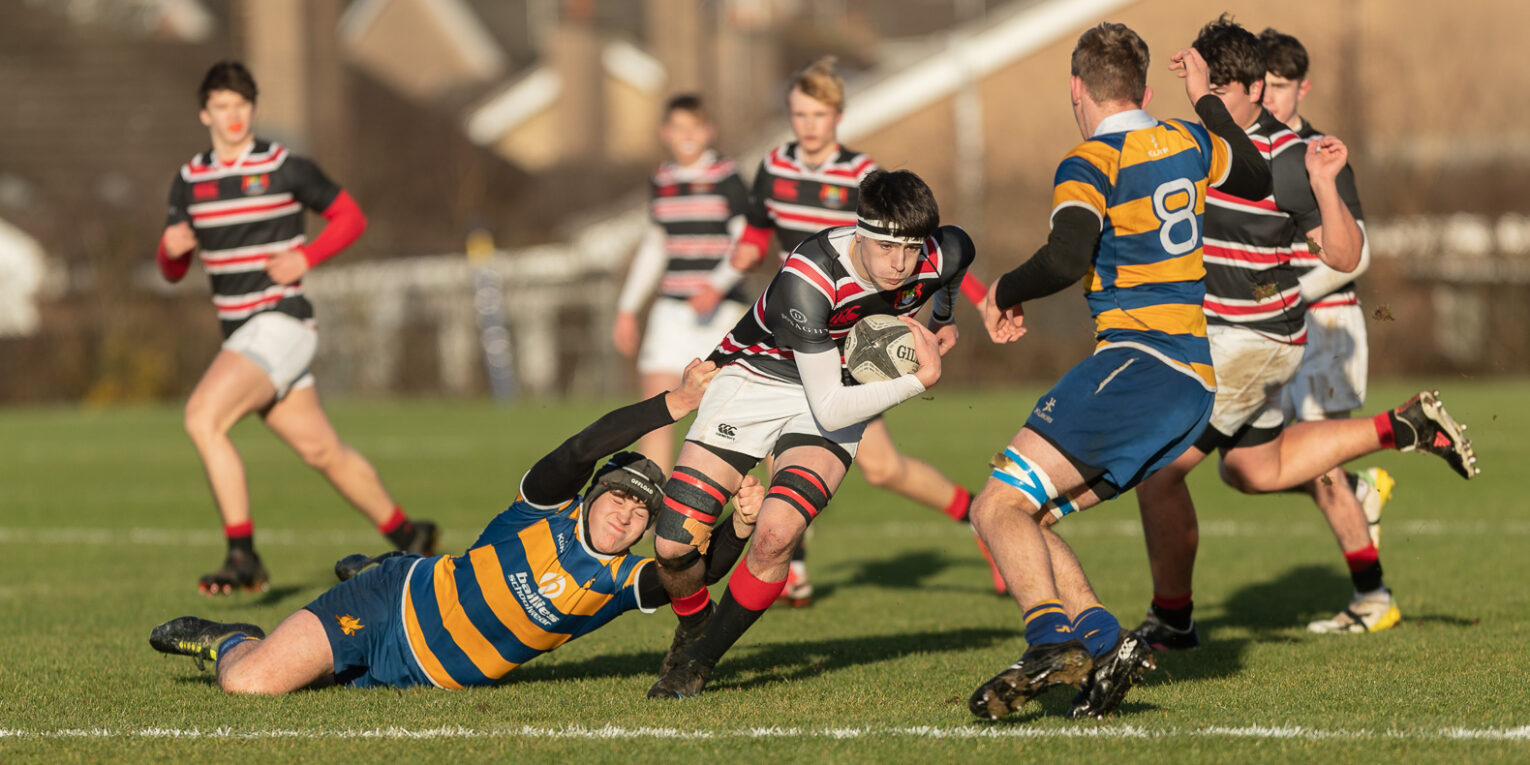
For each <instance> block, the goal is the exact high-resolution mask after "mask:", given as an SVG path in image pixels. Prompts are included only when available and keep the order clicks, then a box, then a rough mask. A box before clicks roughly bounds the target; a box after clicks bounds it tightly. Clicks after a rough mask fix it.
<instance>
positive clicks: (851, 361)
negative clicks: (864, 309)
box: [845, 314, 919, 383]
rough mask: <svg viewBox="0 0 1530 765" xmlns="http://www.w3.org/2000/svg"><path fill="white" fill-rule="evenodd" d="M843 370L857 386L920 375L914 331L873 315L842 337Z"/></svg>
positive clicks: (889, 318) (897, 322)
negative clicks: (845, 369)
mask: <svg viewBox="0 0 1530 765" xmlns="http://www.w3.org/2000/svg"><path fill="white" fill-rule="evenodd" d="M845 367H846V368H848V369H849V370H850V376H851V377H854V378H855V379H856V382H863V383H869V382H878V381H880V380H891V379H893V378H895V377H902V376H903V375H906V374H913V373H914V372H917V371H919V357H918V356H917V355H916V354H915V353H914V331H913V330H912V329H909V327H908V325H907V324H904V323H903V322H902V320H900V319H899V318H898V317H896V316H888V315H886V314H872V315H870V316H867V317H866V318H864V319H861V320H860V321H858V322H856V323H855V326H852V327H851V328H850V334H849V335H846V336H845Z"/></svg>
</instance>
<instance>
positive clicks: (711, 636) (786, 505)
mask: <svg viewBox="0 0 1530 765" xmlns="http://www.w3.org/2000/svg"><path fill="white" fill-rule="evenodd" d="M692 446H694V445H693V444H687V447H688V448H689V447H692ZM697 448H699V447H697ZM685 463H686V452H685V451H684V450H682V451H681V457H680V464H682V465H684V464H685ZM774 467H775V468H776V472H775V474H774V475H773V476H772V478H771V487H770V490H769V491H768V492H767V493H766V495H765V501H764V502H763V504H762V505H761V507H760V517H759V521H758V522H757V524H756V525H755V532H754V537H753V539H752V540H751V542H750V545H749V552H748V554H747V556H746V557H745V559H744V563H743V565H740V566H739V567H737V568H735V569H734V570H733V574H732V576H730V577H729V579H728V589H727V593H726V594H725V595H724V596H723V600H722V602H721V603H720V604H719V605H718V606H717V610H716V612H715V613H714V614H713V615H712V616H711V618H710V619H709V620H708V622H707V624H706V627H705V630H704V631H703V632H702V633H701V634H700V635H699V636H698V637H697V638H696V639H695V640H694V642H691V643H690V644H689V645H688V646H686V647H684V648H683V650H681V651H680V652H679V655H678V656H676V657H675V661H674V662H673V663H671V664H670V666H668V667H667V668H666V670H665V671H664V672H663V674H662V675H661V676H660V677H659V681H658V682H657V683H655V684H654V686H653V688H651V689H649V691H648V697H649V698H671V699H673V698H686V697H689V696H694V695H696V694H697V693H700V692H701V689H702V687H703V686H704V685H705V684H706V680H707V676H708V675H709V674H710V673H711V671H712V667H714V666H716V665H717V662H718V661H719V660H720V659H721V658H722V656H723V654H725V653H726V652H727V651H728V649H729V648H732V647H733V644H734V643H735V642H737V641H738V639H739V638H740V637H742V636H743V634H744V632H746V631H747V630H748V629H749V628H750V626H752V625H753V624H754V622H755V621H756V620H758V619H759V618H760V615H761V614H763V613H764V612H765V609H767V608H769V607H770V605H771V604H772V603H774V602H775V600H776V598H777V597H778V596H779V595H780V594H781V590H782V589H783V588H784V587H785V586H786V573H787V569H788V568H789V566H790V564H791V558H792V552H793V551H794V550H796V549H797V544H798V543H799V542H800V541H801V540H802V535H803V533H804V532H805V531H806V530H807V526H808V523H809V521H810V519H811V517H813V516H816V515H817V514H818V513H819V512H821V511H822V510H823V508H824V507H826V506H827V505H828V502H829V498H830V497H832V496H833V493H834V491H835V490H836V489H837V488H839V484H840V482H841V481H843V480H844V477H845V472H846V465H845V464H844V463H843V462H841V461H840V458H839V457H838V456H837V455H836V454H835V453H834V452H831V451H829V449H827V448H825V447H822V446H798V447H793V448H791V449H787V450H786V451H784V452H782V453H781V455H780V457H779V458H778V459H776V460H775V462H774ZM739 480H742V479H741V478H740V479H739ZM734 487H735V489H736V483H735V484H734ZM660 539H661V540H662V538H660ZM660 555H661V556H662V555H664V553H660ZM666 586H668V585H666ZM672 599H673V598H672Z"/></svg>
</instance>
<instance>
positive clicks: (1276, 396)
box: [1206, 324, 1302, 436]
mask: <svg viewBox="0 0 1530 765" xmlns="http://www.w3.org/2000/svg"><path fill="white" fill-rule="evenodd" d="M1206 339H1207V340H1209V341H1210V342H1211V363H1212V365H1213V366H1215V367H1216V374H1217V400H1216V403H1215V404H1214V405H1213V406H1212V409H1211V427H1213V428H1216V429H1217V431H1218V432H1220V433H1222V434H1223V435H1226V436H1232V435H1237V433H1238V430H1239V429H1241V428H1242V427H1243V426H1245V425H1253V426H1254V427H1255V428H1259V429H1262V430H1269V429H1271V428H1278V427H1280V426H1281V425H1282V424H1283V423H1284V422H1285V413H1284V412H1283V410H1282V409H1281V406H1280V397H1281V390H1282V389H1283V388H1284V387H1285V386H1286V383H1288V382H1290V381H1291V378H1293V377H1295V376H1296V370H1297V367H1299V366H1301V363H1302V346H1300V345H1291V344H1290V343H1282V342H1277V341H1275V340H1271V339H1270V338H1268V337H1265V336H1264V335H1261V334H1259V333H1258V332H1255V331H1253V330H1250V329H1244V328H1242V327H1229V326H1226V325H1220V324H1213V325H1210V326H1208V327H1206Z"/></svg>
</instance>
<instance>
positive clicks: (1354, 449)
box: [1222, 418, 1382, 494]
mask: <svg viewBox="0 0 1530 765" xmlns="http://www.w3.org/2000/svg"><path fill="white" fill-rule="evenodd" d="M1381 448H1382V447H1381V438H1380V437H1379V436H1377V435H1376V427H1375V426H1374V425H1373V424H1372V423H1371V420H1370V419H1369V418H1358V419H1351V420H1323V421H1321V422H1299V423H1296V424H1294V425H1290V426H1287V427H1286V428H1285V429H1284V430H1283V431H1281V433H1280V435H1279V436H1278V437H1277V438H1275V440H1273V441H1269V442H1266V443H1263V444H1259V445H1257V446H1242V447H1238V448H1235V449H1229V450H1228V451H1227V454H1226V455H1224V456H1223V458H1222V464H1223V470H1224V471H1225V474H1226V477H1227V482H1228V484H1229V485H1231V486H1232V487H1233V488H1235V489H1237V490H1239V491H1241V492H1244V493H1246V494H1256V493H1266V492H1275V491H1282V490H1284V489H1289V488H1291V487H1294V486H1300V485H1301V484H1304V483H1306V482H1308V481H1312V480H1314V479H1316V478H1317V477H1318V476H1321V475H1323V474H1324V473H1327V472H1328V471H1329V470H1331V469H1333V467H1334V466H1335V465H1342V464H1344V463H1346V462H1348V461H1350V460H1352V459H1355V458H1356V457H1363V456H1365V455H1367V454H1371V453H1373V452H1377V451H1380V450H1381Z"/></svg>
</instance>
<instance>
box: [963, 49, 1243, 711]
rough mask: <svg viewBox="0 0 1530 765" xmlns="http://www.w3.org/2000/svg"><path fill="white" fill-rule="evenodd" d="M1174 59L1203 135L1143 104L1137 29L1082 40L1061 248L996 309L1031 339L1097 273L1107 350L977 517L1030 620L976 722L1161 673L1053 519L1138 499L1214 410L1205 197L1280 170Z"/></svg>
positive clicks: (1059, 176) (1028, 267) (989, 316)
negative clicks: (1037, 312) (1033, 324)
mask: <svg viewBox="0 0 1530 765" xmlns="http://www.w3.org/2000/svg"><path fill="white" fill-rule="evenodd" d="M1171 61H1172V62H1173V63H1171V65H1170V68H1171V69H1175V70H1177V71H1179V72H1180V73H1181V76H1183V77H1184V78H1185V90H1186V93H1187V94H1188V95H1189V97H1190V101H1191V103H1193V104H1194V105H1195V111H1196V113H1197V114H1199V115H1200V117H1201V120H1202V122H1203V124H1204V127H1203V126H1202V125H1201V124H1196V123H1192V122H1185V121H1180V120H1167V121H1162V122H1161V121H1158V120H1156V119H1154V118H1153V117H1152V116H1151V115H1149V114H1148V113H1147V112H1146V111H1144V110H1143V108H1142V107H1143V106H1144V105H1146V104H1147V102H1148V100H1149V99H1150V98H1151V96H1152V93H1151V91H1149V90H1148V88H1147V72H1148V62H1149V54H1148V48H1147V45H1146V44H1145V43H1144V42H1143V41H1142V39H1141V38H1140V37H1138V36H1137V33H1135V32H1133V31H1132V30H1131V29H1129V28H1127V27H1126V26H1124V25H1121V24H1112V23H1102V24H1100V25H1099V26H1096V27H1094V28H1091V29H1089V30H1087V31H1085V32H1084V33H1083V34H1082V35H1080V36H1079V38H1078V44H1077V45H1076V46H1075V47H1074V49H1073V55H1072V62H1071V69H1072V74H1071V76H1070V77H1069V91H1070V93H1071V95H1072V98H1073V115H1074V118H1075V121H1076V122H1077V123H1078V128H1079V133H1080V135H1082V136H1083V138H1084V142H1083V143H1081V144H1079V146H1078V147H1077V148H1075V149H1074V150H1073V151H1071V152H1069V154H1068V155H1067V157H1065V158H1064V159H1063V161H1062V163H1061V164H1059V165H1058V167H1057V173H1056V175H1055V181H1054V190H1053V193H1052V216H1051V233H1050V235H1049V236H1048V237H1047V243H1046V244H1045V245H1043V246H1042V247H1041V249H1040V250H1038V251H1037V252H1036V254H1035V255H1033V256H1032V257H1031V258H1030V259H1029V260H1027V261H1026V262H1025V263H1022V264H1021V265H1020V266H1019V267H1018V268H1016V269H1014V270H1013V271H1010V272H1009V273H1007V274H1005V275H1004V276H1003V277H1001V278H1000V279H999V280H998V281H996V282H995V283H994V285H993V287H992V289H990V290H989V293H988V297H987V299H986V300H985V301H984V303H983V307H982V311H983V321H984V324H985V325H986V327H987V329H988V333H989V335H990V336H991V338H992V339H993V340H994V342H999V343H1006V342H1013V341H1015V340H1018V339H1020V337H1022V336H1023V335H1024V334H1025V332H1026V328H1025V326H1024V319H1025V313H1024V310H1023V305H1024V303H1025V302H1026V301H1029V300H1035V299H1038V298H1041V297H1045V296H1046V295H1050V294H1053V293H1055V292H1058V291H1060V290H1063V289H1066V288H1067V287H1068V286H1069V285H1072V284H1074V283H1075V282H1077V281H1078V280H1079V279H1081V278H1083V279H1085V282H1084V288H1085V297H1086V299H1087V301H1088V303H1089V308H1090V312H1091V313H1092V314H1094V319H1095V327H1096V335H1095V337H1096V346H1095V352H1094V355H1092V356H1090V357H1089V358H1088V359H1085V360H1084V361H1083V362H1081V363H1079V364H1078V365H1077V366H1075V367H1073V369H1071V370H1069V371H1068V373H1067V374H1065V375H1063V377H1062V379H1061V380H1059V381H1058V382H1057V384H1056V385H1055V386H1054V387H1053V388H1052V390H1051V391H1049V392H1048V393H1046V394H1044V395H1043V396H1042V397H1041V399H1040V400H1038V401H1037V403H1036V406H1035V407H1034V408H1033V409H1032V410H1031V413H1030V416H1029V418H1028V419H1027V420H1026V422H1025V426H1024V427H1023V428H1021V429H1020V432H1019V433H1017V434H1016V435H1015V437H1014V439H1013V440H1012V441H1010V443H1009V446H1008V447H1007V448H1005V449H1004V451H1003V452H1001V453H1000V454H998V455H997V456H995V457H994V460H993V462H992V464H993V466H994V471H993V474H992V476H991V477H990V478H989V479H988V483H987V484H986V485H985V486H984V487H983V491H982V493H981V494H979V495H978V497H977V499H976V500H975V501H974V502H973V506H972V524H973V526H974V527H976V528H977V531H978V534H979V535H980V536H981V537H982V538H983V541H985V542H987V544H988V549H989V550H990V551H991V552H992V553H993V556H994V560H995V561H996V562H997V563H998V564H999V569H1000V571H1002V572H1003V574H1004V579H1005V581H1007V582H1008V583H1009V591H1010V594H1011V595H1012V596H1013V597H1014V599H1015V602H1016V603H1018V604H1019V605H1020V608H1021V610H1022V611H1023V612H1024V614H1025V640H1026V643H1027V647H1026V650H1025V652H1024V653H1023V654H1022V655H1021V656H1020V660H1019V661H1017V662H1015V663H1014V664H1013V665H1011V666H1010V667H1009V668H1008V669H1006V670H1004V671H1003V672H1000V673H999V674H998V675H996V676H994V677H993V678H992V679H990V680H988V681H987V682H985V683H983V684H982V685H981V686H979V687H978V689H977V690H976V691H975V692H974V693H973V694H972V698H971V699H970V700H969V702H968V706H969V708H970V709H971V710H972V713H973V714H975V715H977V716H979V717H985V718H990V719H997V718H999V717H1002V716H1003V715H1006V714H1009V713H1010V712H1011V711H1013V710H1015V709H1017V708H1019V707H1020V706H1022V705H1024V704H1025V703H1026V702H1027V701H1028V700H1030V699H1031V698H1034V697H1035V696H1036V695H1038V694H1040V693H1042V692H1043V691H1045V690H1047V689H1048V688H1050V687H1052V686H1055V685H1060V684H1074V685H1079V686H1080V691H1079V693H1078V695H1077V696H1076V698H1075V699H1074V701H1073V704H1072V706H1071V708H1070V709H1069V711H1068V715H1069V716H1070V717H1101V716H1104V715H1106V714H1109V713H1111V712H1112V711H1114V710H1115V708H1116V707H1117V706H1118V705H1119V704H1120V703H1121V699H1122V698H1123V697H1124V696H1125V694H1126V691H1127V690H1128V689H1129V688H1130V687H1131V686H1132V684H1134V683H1135V682H1136V681H1137V680H1138V679H1139V678H1140V677H1141V674H1142V672H1144V671H1145V670H1146V669H1148V668H1150V667H1151V666H1152V654H1151V652H1150V651H1149V649H1148V646H1147V644H1146V642H1145V641H1143V640H1142V639H1141V638H1140V637H1139V636H1137V635H1136V634H1134V633H1131V632H1127V631H1125V630H1122V629H1121V625H1120V624H1119V623H1118V622H1117V620H1116V618H1115V617H1114V616H1112V615H1111V614H1110V612H1108V611H1106V610H1105V608H1104V607H1103V606H1101V605H1100V601H1099V598H1098V597H1097V596H1096V595H1095V593H1094V590H1093V588H1092V587H1091V586H1090V584H1089V581H1088V579H1087V578H1086V577H1085V576H1084V571H1083V568H1082V567H1081V566H1080V565H1079V561H1078V558H1077V557H1076V556H1075V555H1074V553H1073V551H1072V549H1071V548H1069V547H1068V544H1067V543H1066V542H1064V541H1063V540H1062V538H1061V537H1059V536H1058V535H1057V534H1056V532H1054V531H1052V530H1051V528H1049V527H1050V526H1051V525H1052V524H1053V523H1055V522H1056V521H1058V520H1060V519H1061V518H1063V517H1065V516H1066V515H1067V514H1069V513H1073V512H1076V511H1078V510H1083V509H1087V508H1089V507H1091V506H1093V505H1095V504H1097V503H1099V502H1100V501H1102V500H1106V499H1110V498H1112V497H1115V496H1116V495H1118V494H1120V493H1121V492H1124V491H1129V490H1130V489H1131V488H1132V487H1133V486H1136V485H1137V484H1138V483H1139V482H1141V481H1142V480H1143V478H1144V477H1146V476H1148V475H1151V474H1152V473H1153V471H1155V470H1157V469H1159V468H1160V467H1162V466H1163V465H1165V464H1167V463H1168V462H1169V461H1170V460H1172V459H1174V457H1175V456H1177V455H1178V454H1179V453H1180V452H1182V451H1184V450H1185V449H1186V448H1187V447H1189V445H1190V443H1191V442H1192V441H1193V440H1194V439H1195V437H1196V435H1197V434H1199V433H1200V432H1201V429H1202V428H1203V427H1205V424H1206V421H1207V420H1208V419H1209V418H1210V416H1211V407H1212V401H1213V398H1214V395H1213V393H1212V392H1213V391H1214V390H1215V382H1214V377H1213V373H1212V370H1211V350H1210V348H1209V347H1208V345H1207V342H1206V318H1205V315H1204V314H1203V313H1202V310H1201V303H1202V300H1203V298H1204V297H1205V288H1204V287H1203V286H1202V278H1203V276H1204V274H1205V271H1204V269H1203V268H1202V265H1201V215H1202V212H1203V209H1204V207H1203V205H1204V202H1205V198H1206V193H1207V190H1208V187H1211V188H1220V189H1222V190H1223V191H1228V192H1236V193H1238V194H1241V195H1244V196H1255V197H1262V196H1264V194H1265V193H1266V192H1267V191H1268V189H1269V178H1270V177H1269V169H1268V167H1266V166H1265V163H1264V161H1263V159H1262V158H1261V157H1260V156H1259V151H1258V149H1256V148H1255V147H1254V144H1253V143H1252V142H1251V141H1250V140H1249V138H1248V136H1246V135H1244V134H1243V131H1242V130H1241V129H1239V127H1238V126H1237V124H1235V123H1234V122H1233V120H1232V118H1231V117H1230V116H1229V115H1228V113H1227V108H1226V107H1225V106H1223V105H1222V102H1221V101H1220V100H1218V99H1217V98H1216V97H1215V96H1213V95H1211V91H1210V87H1211V86H1210V83H1209V81H1208V78H1207V73H1206V67H1205V63H1204V62H1203V61H1201V59H1200V56H1199V55H1198V54H1197V53H1196V52H1195V51H1194V50H1190V49H1187V50H1182V51H1180V52H1179V53H1176V54H1175V55H1174V57H1173V58H1172V59H1171Z"/></svg>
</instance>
